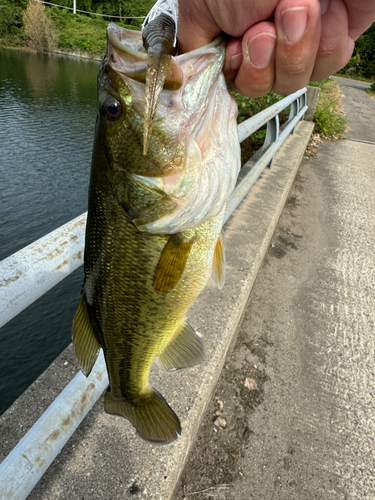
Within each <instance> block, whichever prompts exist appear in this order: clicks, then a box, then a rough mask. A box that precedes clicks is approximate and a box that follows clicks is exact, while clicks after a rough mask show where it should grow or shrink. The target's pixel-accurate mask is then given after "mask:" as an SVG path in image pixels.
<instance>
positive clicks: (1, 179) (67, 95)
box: [0, 49, 99, 414]
mask: <svg viewBox="0 0 375 500" xmlns="http://www.w3.org/2000/svg"><path fill="white" fill-rule="evenodd" d="M98 68H99V62H95V61H88V60H82V59H76V58H67V57H63V56H43V55H36V54H28V53H24V52H21V51H16V50H7V49H0V260H2V259H4V258H6V257H8V256H9V255H11V254H13V253H14V252H16V251H18V250H20V249H21V248H23V247H24V246H26V245H28V244H30V243H32V242H33V241H35V240H36V239H38V238H40V237H42V236H44V235H45V234H47V233H49V232H50V231H52V230H53V229H56V228H57V227H59V226H61V225H62V224H64V223H66V222H67V221H69V220H71V219H73V218H74V217H76V216H77V215H80V214H81V213H82V212H84V211H86V210H87V191H88V182H89V174H90V162H91V151H92V142H93V133H94V125H95V117H96V75H97V72H98ZM82 278H83V268H82V267H81V268H80V269H78V270H77V271H76V272H75V273H73V274H72V275H71V276H69V278H67V279H65V280H63V281H62V282H61V283H60V284H59V285H57V286H56V287H55V288H53V289H52V290H51V291H50V292H48V293H47V294H46V295H44V296H43V297H42V298H41V299H39V300H38V301H37V302H35V303H34V304H32V305H31V306H30V307H28V308H27V309H26V310H25V311H23V312H22V313H21V314H20V315H18V316H17V317H16V318H14V319H13V320H12V321H11V322H9V323H8V324H7V325H5V326H4V327H3V328H1V329H0V414H1V413H3V412H4V411H5V410H6V409H7V408H8V407H9V406H10V405H11V404H12V403H13V401H14V400H15V399H16V398H17V397H18V396H19V395H20V394H21V393H22V392H23V391H24V390H25V389H26V388H27V387H28V386H29V385H30V384H31V383H32V382H33V381H34V380H35V379H36V378H37V377H38V375H40V374H41V373H42V372H43V371H44V370H45V369H46V368H47V367H48V365H49V364H50V363H51V362H52V361H53V360H54V359H55V358H56V357H57V356H58V355H59V353H60V352H61V351H62V350H63V349H64V348H65V347H66V346H67V345H68V344H69V342H70V328H71V323H72V318H73V315H74V311H75V308H76V306H77V303H78V297H79V291H80V288H81V284H82Z"/></svg>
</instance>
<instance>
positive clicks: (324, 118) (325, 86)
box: [309, 78, 347, 137]
mask: <svg viewBox="0 0 375 500" xmlns="http://www.w3.org/2000/svg"><path fill="white" fill-rule="evenodd" d="M309 85H311V86H313V87H319V88H320V94H319V100H318V104H317V106H316V110H315V114H314V122H315V130H314V132H315V133H317V134H322V135H324V136H328V137H329V136H339V135H342V134H343V133H344V132H345V130H346V127H347V119H346V116H345V115H344V113H343V111H342V106H341V92H340V89H339V86H338V84H337V83H336V82H335V81H334V80H331V79H329V78H327V79H326V80H323V81H322V82H310V83H309Z"/></svg>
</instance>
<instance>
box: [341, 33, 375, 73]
mask: <svg viewBox="0 0 375 500" xmlns="http://www.w3.org/2000/svg"><path fill="white" fill-rule="evenodd" d="M337 74H338V75H340V76H345V75H347V76H349V77H351V78H353V77H363V78H365V79H367V81H375V23H373V24H372V25H371V26H370V28H369V29H368V30H367V31H366V32H365V33H363V35H361V36H360V37H359V38H358V40H356V41H355V46H354V51H353V55H352V57H351V58H350V61H349V62H348V64H347V65H346V66H345V67H344V68H343V69H342V70H340V71H339V72H338V73H337Z"/></svg>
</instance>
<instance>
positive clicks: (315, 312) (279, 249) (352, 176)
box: [174, 79, 375, 500]
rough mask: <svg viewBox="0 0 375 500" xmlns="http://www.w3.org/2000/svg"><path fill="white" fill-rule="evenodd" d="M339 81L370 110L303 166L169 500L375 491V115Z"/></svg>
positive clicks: (356, 88) (327, 497)
mask: <svg viewBox="0 0 375 500" xmlns="http://www.w3.org/2000/svg"><path fill="white" fill-rule="evenodd" d="M341 80H344V79H340V85H343V87H342V89H343V92H344V94H345V99H344V105H345V108H346V109H353V107H355V106H356V104H355V103H359V102H363V103H364V108H365V109H363V110H360V111H358V113H351V114H350V115H349V120H350V126H351V128H352V130H351V131H350V133H349V134H348V136H349V138H348V139H344V140H341V141H336V142H328V141H326V142H324V143H322V144H320V145H318V147H317V154H316V156H315V157H312V158H308V159H305V160H304V161H303V163H302V164H301V167H300V169H299V172H298V174H297V176H296V179H295V182H294V183H293V187H292V190H291V192H290V193H289V196H288V199H287V202H286V205H285V208H284V210H283V212H282V215H281V217H280V221H279V224H278V226H277V229H276V231H275V234H274V235H273V237H272V242H271V245H270V247H269V248H268V251H267V253H266V256H265V259H264V261H263V265H262V268H261V269H260V271H259V273H258V276H257V279H256V282H255V285H254V287H253V290H252V293H251V296H250V299H249V301H248V304H247V306H246V308H245V311H244V316H243V320H242V322H241V324H240V328H239V336H238V338H237V341H236V342H235V343H234V345H233V346H232V348H231V350H230V351H229V353H228V356H227V359H226V361H225V368H224V370H223V372H222V375H221V377H220V379H219V382H218V385H217V387H216V389H215V393H214V396H213V398H212V399H211V401H210V404H209V406H208V410H207V412H206V415H205V416H204V418H203V422H202V425H201V428H200V430H199V433H198V439H197V442H196V445H195V446H194V449H193V451H192V453H191V455H190V456H189V459H188V462H187V465H186V467H185V470H184V472H183V475H182V478H181V481H180V483H179V485H178V488H177V489H176V493H175V496H174V500H181V499H194V500H203V499H205V500H207V499H210V498H215V499H223V500H224V499H225V500H249V499H254V500H271V499H273V500H310V499H319V500H354V499H360V500H363V499H369V500H370V499H371V500H373V499H374V498H375V418H374V416H375V398H374V390H375V389H374V388H375V310H374V303H375V113H374V112H372V113H371V112H369V113H367V110H368V109H370V107H371V103H370V102H369V101H370V97H369V96H368V95H367V94H366V93H365V92H364V91H363V90H362V89H361V87H362V84H361V83H360V82H354V81H351V80H344V81H343V83H342V81H341ZM344 85H345V86H344ZM348 89H349V90H348ZM362 94H363V95H362ZM364 123H368V129H367V130H366V133H367V135H366V140H367V141H368V143H364V142H362V137H363V136H362V134H363V133H364V132H365V131H364V130H363V124H364ZM355 137H359V138H360V140H359V141H357V140H355V139H354V138H355ZM218 417H220V419H221V420H219V421H218V420H217V419H218ZM215 423H216V425H215Z"/></svg>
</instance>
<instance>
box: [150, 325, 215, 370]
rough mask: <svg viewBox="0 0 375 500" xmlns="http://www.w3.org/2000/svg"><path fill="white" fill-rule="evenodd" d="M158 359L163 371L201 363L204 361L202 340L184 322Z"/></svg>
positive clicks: (181, 368) (204, 354)
mask: <svg viewBox="0 0 375 500" xmlns="http://www.w3.org/2000/svg"><path fill="white" fill-rule="evenodd" d="M158 357H159V361H160V364H161V365H162V367H163V368H164V369H165V370H168V371H174V370H183V369H184V368H189V367H191V366H196V365H199V364H200V363H202V362H203V361H204V360H205V359H206V350H205V347H204V343H203V340H202V339H201V338H200V337H198V335H197V334H196V333H195V331H194V328H193V327H192V326H191V325H190V324H189V323H188V322H185V323H184V325H183V327H182V328H181V330H180V331H179V333H178V334H177V336H176V337H174V339H173V340H172V341H171V342H170V343H169V344H168V345H167V347H166V348H165V349H164V351H163V352H162V353H160V354H159V356H158Z"/></svg>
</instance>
